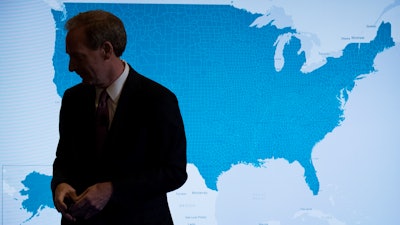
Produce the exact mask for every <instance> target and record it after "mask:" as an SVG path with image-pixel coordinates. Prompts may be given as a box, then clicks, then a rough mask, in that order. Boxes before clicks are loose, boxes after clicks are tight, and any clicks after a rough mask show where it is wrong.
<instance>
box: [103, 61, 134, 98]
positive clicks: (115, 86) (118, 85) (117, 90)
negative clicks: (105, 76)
mask: <svg viewBox="0 0 400 225" xmlns="http://www.w3.org/2000/svg"><path fill="white" fill-rule="evenodd" d="M123 62H124V64H125V68H124V71H123V72H122V74H121V75H120V76H119V77H118V79H116V80H115V81H114V82H113V83H112V84H111V85H110V86H108V87H107V89H106V90H107V93H108V95H109V96H110V99H111V100H112V101H113V102H118V100H119V96H120V95H121V91H122V88H123V86H124V83H125V81H126V78H127V77H128V74H129V65H128V63H127V62H125V61H123ZM100 92H101V89H97V88H96V93H97V95H100Z"/></svg>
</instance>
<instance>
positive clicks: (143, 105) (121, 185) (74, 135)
mask: <svg viewBox="0 0 400 225" xmlns="http://www.w3.org/2000/svg"><path fill="white" fill-rule="evenodd" d="M94 115H95V88H94V87H93V86H90V85H87V84H78V85H76V86H74V87H72V88H70V89H68V90H66V91H65V94H64V96H63V99H62V104H61V109H60V121H59V132H60V139H59V143H58V147H57V153H56V159H55V160H54V164H53V179H52V182H51V188H52V191H53V194H54V191H55V188H56V186H57V185H58V184H60V183H62V182H66V183H68V184H70V185H71V186H72V187H74V188H75V189H76V190H77V192H78V193H77V194H80V193H81V192H83V191H84V190H85V189H86V188H87V187H89V186H91V185H93V184H95V183H98V182H105V181H112V183H113V187H114V192H113V195H112V197H111V199H110V201H109V202H108V204H107V206H106V207H105V208H104V209H103V211H102V212H100V213H99V214H98V215H96V216H94V217H93V218H92V219H90V220H89V221H82V222H81V223H80V224H96V225H101V224H109V225H120V224H121V225H122V224H123V225H127V224H129V225H131V224H132V225H133V224H140V225H144V224H148V225H156V224H157V225H160V224H172V219H171V214H170V211H169V207H168V202H167V197H166V193H167V192H169V191H173V190H175V189H177V188H179V187H181V186H182V185H183V184H184V183H185V181H186V179H187V173H186V137H185V131H184V126H183V121H182V117H181V113H180V110H179V106H178V101H177V98H176V96H175V95H174V94H173V93H172V92H171V91H169V90H168V89H166V88H165V87H163V86H161V85H160V84H158V83H156V82H154V81H152V80H150V79H148V78H146V77H144V76H142V75H140V74H138V73H137V72H136V71H134V70H133V69H132V68H130V73H129V75H128V78H127V80H126V82H125V85H124V87H123V89H122V92H121V96H120V99H119V103H118V106H117V109H116V112H115V115H114V119H113V122H112V124H111V127H110V130H109V134H108V136H107V140H106V147H105V150H104V151H103V152H102V153H101V154H97V155H96V154H95V147H94V146H95V145H94V143H95V142H94V139H95V138H94V133H95V132H94V129H95V128H94V124H95V117H94ZM62 221H63V222H62V224H68V223H67V222H66V221H64V220H62ZM74 224H76V223H74Z"/></svg>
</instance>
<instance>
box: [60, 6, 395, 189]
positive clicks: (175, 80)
mask: <svg viewBox="0 0 400 225" xmlns="http://www.w3.org/2000/svg"><path fill="white" fill-rule="evenodd" d="M89 9H105V10H107V11H110V12H112V13H114V14H116V15H117V16H119V17H120V18H121V19H122V20H123V21H124V23H125V25H126V28H127V30H128V46H127V50H126V52H125V53H124V55H123V58H124V59H125V60H126V61H128V62H129V63H130V64H131V65H132V66H133V67H134V68H135V69H136V70H138V71H139V72H141V73H142V74H144V75H146V76H148V77H150V78H152V79H154V80H156V81H158V82H159V83H161V84H163V85H165V86H167V87H168V88H170V89H171V90H172V91H173V92H175V94H176V95H177V96H178V99H179V101H180V107H181V110H182V116H183V119H184V122H185V128H186V133H187V140H188V162H189V163H193V164H194V165H196V167H197V168H198V169H199V171H200V173H201V175H202V176H203V178H204V179H205V182H206V185H207V186H208V187H209V188H210V189H213V190H217V179H218V176H219V175H221V173H222V172H224V171H227V170H229V169H230V168H231V166H232V165H234V164H237V163H248V164H253V165H255V166H259V163H260V161H259V160H260V159H267V158H283V159H286V160H287V161H288V162H290V163H292V162H295V161H297V162H299V163H300V164H301V165H302V167H303V168H304V169H305V173H304V176H305V181H306V183H307V184H308V186H309V188H310V189H311V191H312V192H313V194H318V191H319V181H318V178H317V172H316V170H315V168H314V166H313V162H312V159H311V153H312V149H313V147H314V145H315V144H316V143H318V142H319V141H321V140H322V139H323V138H324V137H325V135H326V134H328V133H329V132H331V131H332V130H333V129H334V128H335V127H337V126H339V125H340V123H341V122H342V121H343V120H344V117H343V109H342V108H341V104H342V102H341V101H343V100H344V101H347V94H348V92H350V91H351V90H352V89H353V87H354V85H355V80H357V79H361V77H360V76H361V75H365V74H369V73H371V72H372V71H374V67H373V61H374V58H375V57H376V55H377V54H378V53H379V52H381V51H383V50H384V49H385V48H389V47H391V46H394V42H393V40H392V38H391V25H390V24H389V23H382V24H381V25H380V27H379V29H378V32H377V35H376V38H375V39H374V40H373V41H371V42H369V43H352V44H349V45H348V46H346V48H345V49H344V51H343V55H342V56H341V57H339V58H328V59H327V63H326V64H325V65H324V66H322V67H321V68H319V69H317V70H315V71H313V72H310V73H307V74H304V73H302V72H301V70H300V69H301V66H302V65H303V64H304V62H305V54H304V52H303V53H301V54H298V51H299V49H300V47H301V43H300V41H299V40H298V39H297V38H296V37H295V36H294V35H292V39H291V40H290V42H288V43H287V44H286V46H285V48H284V51H283V56H284V58H285V65H284V67H283V69H282V70H281V71H279V72H277V71H276V70H275V68H274V54H275V47H274V43H275V41H276V40H277V38H278V37H279V35H281V34H285V33H292V34H295V33H296V30H294V29H291V28H285V29H278V28H276V27H275V26H273V25H271V24H269V25H267V26H264V27H262V28H257V27H250V24H252V22H253V21H254V20H255V19H256V18H257V17H259V16H260V15H258V14H252V13H249V12H247V11H244V10H240V9H236V8H234V7H232V6H226V5H179V4H176V5H175V4H174V5H169V4H90V3H89V4H82V3H66V4H65V11H63V12H60V11H52V13H53V16H54V20H55V22H56V23H55V24H56V44H55V51H54V56H53V63H54V68H55V77H54V83H55V84H56V87H57V92H58V94H59V95H60V96H62V95H63V93H64V91H65V89H66V88H68V87H70V86H72V85H73V84H76V83H78V82H80V78H79V77H78V76H76V75H75V74H71V73H69V72H68V56H67V55H66V54H65V43H64V42H65V34H66V33H65V30H64V24H65V21H66V19H68V18H70V17H72V16H74V15H75V14H77V13H79V12H81V11H86V10H89ZM327 29H330V28H327Z"/></svg>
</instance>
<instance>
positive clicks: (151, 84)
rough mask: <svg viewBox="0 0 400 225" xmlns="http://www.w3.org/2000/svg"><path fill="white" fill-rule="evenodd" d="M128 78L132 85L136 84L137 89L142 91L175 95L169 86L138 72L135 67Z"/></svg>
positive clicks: (150, 93)
mask: <svg viewBox="0 0 400 225" xmlns="http://www.w3.org/2000/svg"><path fill="white" fill-rule="evenodd" d="M128 80H129V82H130V84H131V85H134V88H136V91H140V92H142V93H146V94H149V95H156V96H157V95H158V96H160V95H161V96H174V97H175V94H174V93H173V92H172V91H171V90H170V89H169V88H168V87H166V86H164V85H163V84H161V83H159V82H157V81H155V80H153V79H151V78H149V77H147V76H145V75H142V74H140V73H138V72H136V71H135V70H133V69H132V70H131V72H130V74H129V76H128Z"/></svg>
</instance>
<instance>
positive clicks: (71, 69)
mask: <svg viewBox="0 0 400 225" xmlns="http://www.w3.org/2000/svg"><path fill="white" fill-rule="evenodd" d="M75 69H76V68H75V64H74V63H73V62H72V61H71V60H69V65H68V70H69V71H70V72H74V71H75Z"/></svg>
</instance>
